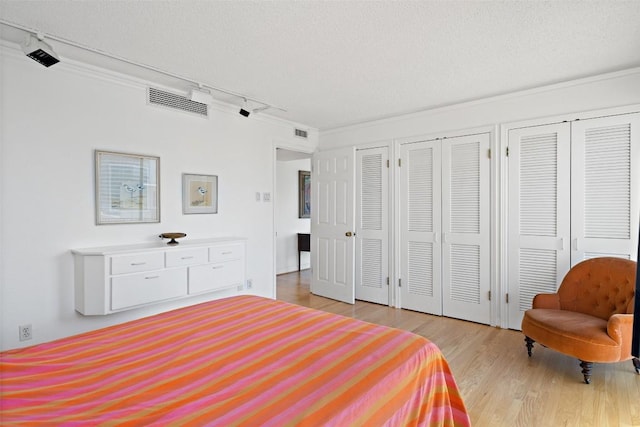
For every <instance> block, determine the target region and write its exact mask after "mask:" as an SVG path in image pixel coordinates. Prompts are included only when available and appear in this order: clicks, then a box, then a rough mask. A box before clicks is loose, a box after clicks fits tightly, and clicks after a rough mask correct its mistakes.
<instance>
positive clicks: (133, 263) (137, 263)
mask: <svg viewBox="0 0 640 427" xmlns="http://www.w3.org/2000/svg"><path fill="white" fill-rule="evenodd" d="M145 264H146V262H132V263H131V265H132V266H136V265H145Z"/></svg>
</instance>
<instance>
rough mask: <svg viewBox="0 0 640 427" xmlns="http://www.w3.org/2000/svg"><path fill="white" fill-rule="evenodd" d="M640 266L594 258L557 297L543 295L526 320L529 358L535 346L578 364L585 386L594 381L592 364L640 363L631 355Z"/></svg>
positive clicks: (566, 279)
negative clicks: (548, 349)
mask: <svg viewBox="0 0 640 427" xmlns="http://www.w3.org/2000/svg"><path fill="white" fill-rule="evenodd" d="M635 276H636V263H635V262H634V261H629V260H625V259H621V258H611V257H604V258H593V259H589V260H586V261H583V262H581V263H579V264H577V265H575V266H574V267H573V268H572V269H571V270H569V272H568V273H567V275H566V276H565V277H564V279H563V280H562V283H561V284H560V288H559V289H558V292H557V293H555V294H539V295H536V296H535V298H534V299H533V308H532V309H530V310H527V311H526V312H525V314H524V318H523V319H522V333H523V334H524V335H525V342H526V345H527V351H528V353H529V357H531V350H532V348H533V343H534V342H536V341H537V342H538V343H539V344H542V345H543V346H545V347H548V348H550V349H553V350H556V351H558V352H560V353H563V354H566V355H569V356H573V357H575V358H577V359H579V360H580V366H581V367H582V373H583V375H584V381H585V382H586V383H587V384H589V383H590V382H591V368H592V365H593V363H594V362H596V363H610V362H621V361H623V360H629V359H632V360H633V365H634V367H635V369H636V372H637V373H638V374H640V360H638V359H637V358H635V357H632V356H631V334H632V328H633V306H634V295H635Z"/></svg>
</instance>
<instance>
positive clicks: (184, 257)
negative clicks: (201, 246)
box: [181, 256, 193, 259]
mask: <svg viewBox="0 0 640 427" xmlns="http://www.w3.org/2000/svg"><path fill="white" fill-rule="evenodd" d="M181 259H193V257H192V256H183V257H182V258H181Z"/></svg>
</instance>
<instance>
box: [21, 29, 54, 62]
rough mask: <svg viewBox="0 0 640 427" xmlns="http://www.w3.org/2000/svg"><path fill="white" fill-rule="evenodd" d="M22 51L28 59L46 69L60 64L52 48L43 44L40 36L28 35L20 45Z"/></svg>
mask: <svg viewBox="0 0 640 427" xmlns="http://www.w3.org/2000/svg"><path fill="white" fill-rule="evenodd" d="M22 50H23V52H24V53H25V54H26V55H27V56H28V57H29V58H31V59H33V60H34V61H36V62H39V63H40V64H42V65H44V66H45V67H47V68H48V67H50V66H52V65H53V64H57V63H58V62H60V58H59V57H58V55H57V54H56V53H55V52H54V50H53V48H52V47H51V46H49V45H48V44H47V43H45V42H44V41H43V40H42V37H40V36H38V37H36V36H34V35H33V34H29V35H28V36H27V39H26V40H25V42H24V43H23V44H22Z"/></svg>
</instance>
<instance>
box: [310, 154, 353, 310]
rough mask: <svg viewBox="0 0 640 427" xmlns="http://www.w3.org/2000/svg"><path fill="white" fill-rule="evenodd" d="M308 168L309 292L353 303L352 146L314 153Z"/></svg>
mask: <svg viewBox="0 0 640 427" xmlns="http://www.w3.org/2000/svg"><path fill="white" fill-rule="evenodd" d="M312 162H313V163H312V164H313V167H312V168H311V185H312V190H311V201H312V203H311V207H312V208H311V257H312V258H311V265H312V275H311V292H312V293H314V294H317V295H321V296H323V297H327V298H333V299H337V300H339V301H343V302H347V303H350V304H353V303H354V302H355V300H354V296H355V291H354V274H353V267H354V263H355V245H354V242H355V240H354V238H353V237H352V234H353V231H354V227H355V203H354V200H355V199H354V192H355V179H354V177H355V150H354V149H353V148H351V147H349V148H341V149H336V150H330V151H321V152H319V153H316V154H314V155H313V161H312Z"/></svg>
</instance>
